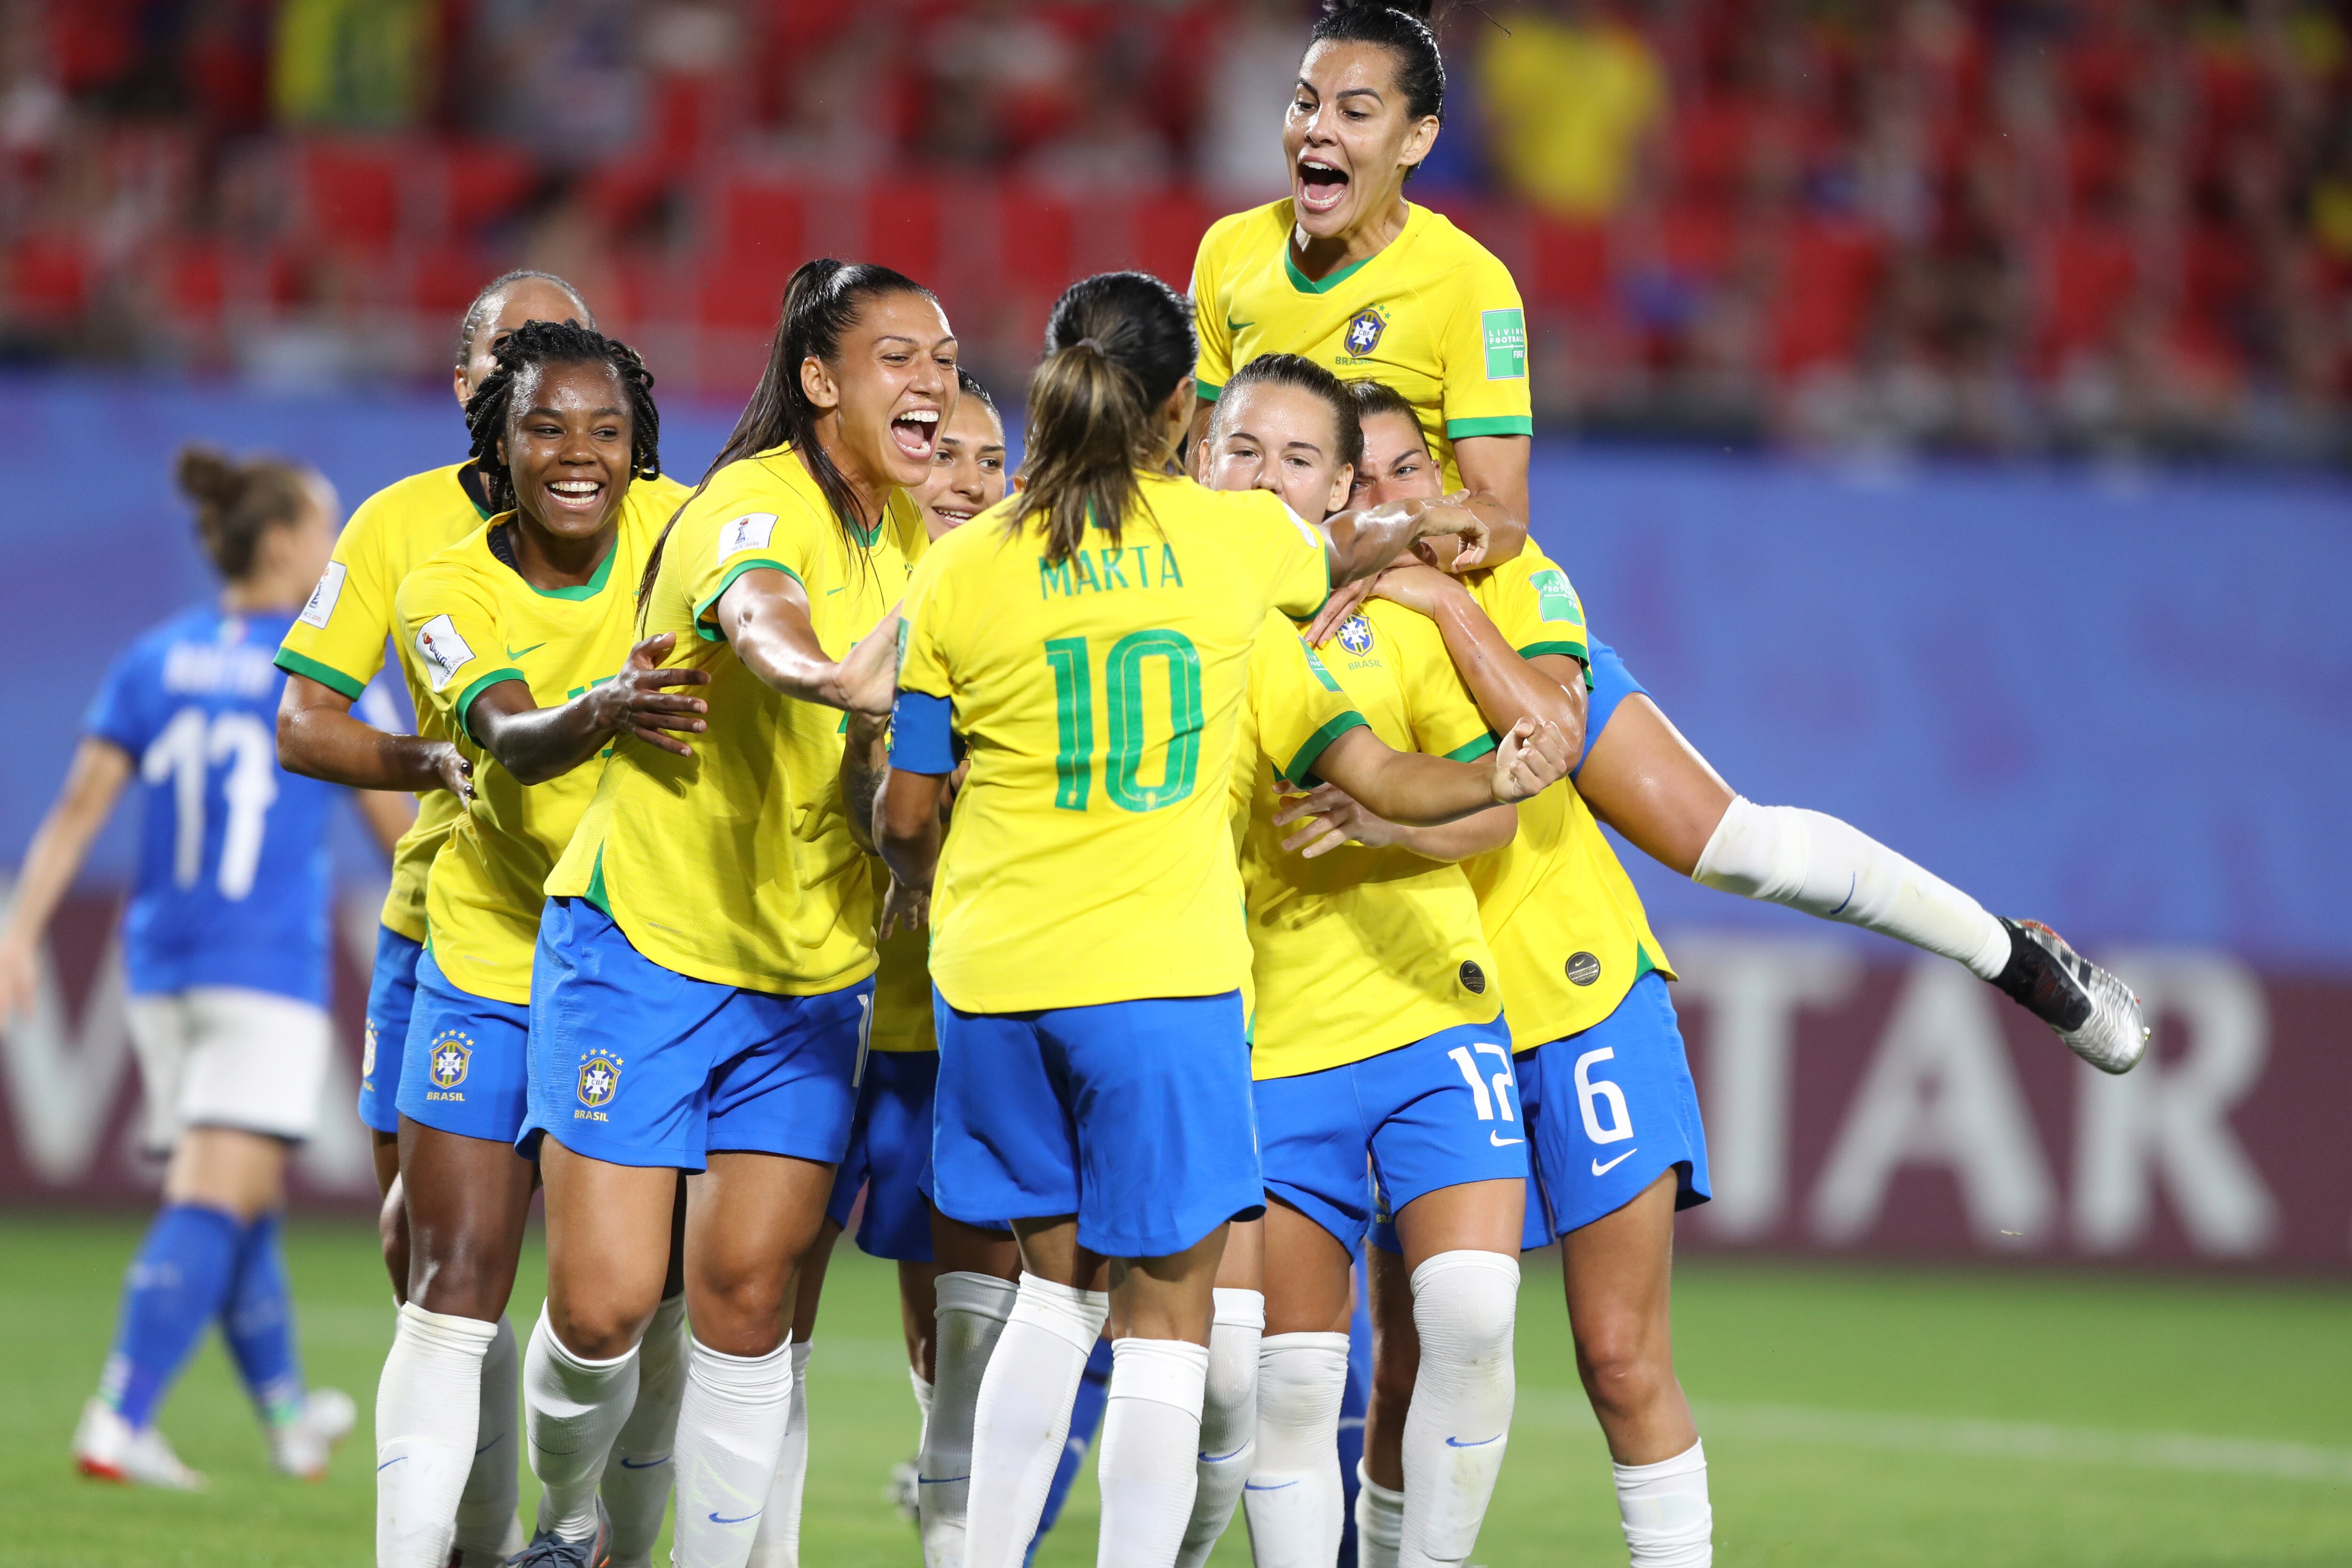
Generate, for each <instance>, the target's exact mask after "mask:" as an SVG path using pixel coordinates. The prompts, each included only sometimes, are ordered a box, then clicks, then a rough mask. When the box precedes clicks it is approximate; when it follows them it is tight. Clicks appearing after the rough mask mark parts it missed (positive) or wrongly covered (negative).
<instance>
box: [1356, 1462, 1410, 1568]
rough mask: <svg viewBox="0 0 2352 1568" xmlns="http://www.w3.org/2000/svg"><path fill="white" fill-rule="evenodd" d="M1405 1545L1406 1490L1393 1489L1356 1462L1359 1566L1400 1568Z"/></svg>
mask: <svg viewBox="0 0 2352 1568" xmlns="http://www.w3.org/2000/svg"><path fill="white" fill-rule="evenodd" d="M1403 1545H1404V1493H1402V1492H1392V1491H1391V1490H1389V1489H1388V1488H1386V1487H1384V1486H1382V1485H1381V1483H1380V1482H1378V1481H1376V1480H1374V1479H1372V1478H1371V1477H1370V1476H1369V1475H1367V1474H1365V1473H1364V1462H1363V1461H1362V1460H1361V1459H1359V1460H1357V1461H1356V1568H1397V1553H1398V1552H1399V1551H1400V1550H1401V1549H1402V1547H1403Z"/></svg>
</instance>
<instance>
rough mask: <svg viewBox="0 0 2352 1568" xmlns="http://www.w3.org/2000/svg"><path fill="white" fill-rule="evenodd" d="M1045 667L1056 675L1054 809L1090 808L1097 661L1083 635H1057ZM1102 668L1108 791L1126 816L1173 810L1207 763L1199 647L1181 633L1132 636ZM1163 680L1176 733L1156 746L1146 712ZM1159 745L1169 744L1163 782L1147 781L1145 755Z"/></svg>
mask: <svg viewBox="0 0 2352 1568" xmlns="http://www.w3.org/2000/svg"><path fill="white" fill-rule="evenodd" d="M1045 662H1046V663H1047V664H1048V665H1050V666H1052V667H1053V671H1054V721H1055V752H1054V804H1055V805H1056V806H1058V807H1059V808H1060V809H1062V810H1064V811H1084V810H1086V809H1087V807H1088V806H1089V805H1092V804H1093V798H1094V777H1095V765H1096V752H1095V734H1096V728H1095V679H1094V660H1093V658H1092V656H1091V653H1090V650H1089V649H1088V647H1087V639H1086V638H1085V637H1055V638H1053V639H1052V640H1050V641H1048V642H1047V643H1046V644H1045ZM1155 666H1159V667H1160V668H1154V667H1155ZM1102 669H1103V674H1102V696H1103V712H1104V715H1105V723H1104V724H1103V726H1102V728H1103V731H1104V733H1105V747H1104V752H1103V756H1102V772H1103V793H1104V794H1106V795H1109V796H1110V800H1111V804H1112V805H1116V806H1118V807H1119V809H1121V810H1122V811H1158V810H1159V809H1160V807H1161V806H1164V805H1175V804H1176V803H1177V802H1178V801H1180V800H1182V799H1183V798H1184V797H1185V796H1186V795H1191V794H1192V785H1193V784H1194V782H1195V776H1196V775H1197V774H1198V773H1199V772H1200V766H1201V723H1202V716H1201V655H1200V652H1199V650H1198V649H1196V648H1195V647H1193V646H1192V638H1190V637H1186V636H1185V635H1184V634H1183V633H1181V632H1176V631H1169V630H1167V629H1165V628H1153V629H1151V630H1149V631H1139V632H1129V633H1128V634H1127V636H1125V637H1121V638H1119V639H1118V641H1117V642H1115V643H1113V644H1111V645H1110V649H1109V651H1108V653H1107V654H1105V655H1104V657H1103V661H1102ZM1160 679H1165V680H1166V681H1167V683H1168V685H1167V690H1168V721H1169V726H1170V731H1171V732H1170V733H1169V735H1168V737H1167V739H1166V740H1165V741H1164V742H1150V741H1147V740H1146V738H1145V735H1144V730H1145V724H1144V710H1145V708H1146V706H1147V699H1148V697H1149V696H1150V692H1151V689H1152V688H1153V687H1155V686H1156V685H1157V684H1158V682H1159V681H1160ZM1154 744H1160V745H1163V746H1164V748H1165V751H1166V754H1167V764H1166V766H1165V767H1164V768H1163V769H1161V770H1160V778H1159V782H1157V783H1156V784H1146V783H1145V782H1144V780H1143V771H1144V759H1145V753H1146V752H1148V751H1150V749H1151V748H1152V746H1153V745H1154Z"/></svg>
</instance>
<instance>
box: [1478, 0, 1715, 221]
mask: <svg viewBox="0 0 2352 1568" xmlns="http://www.w3.org/2000/svg"><path fill="white" fill-rule="evenodd" d="M1506 20H1507V26H1508V27H1509V29H1510V30H1509V32H1507V33H1505V32H1503V31H1501V30H1500V29H1491V30H1490V31H1489V35H1488V36H1487V37H1486V38H1485V39H1483V40H1482V42H1481V44H1480V45H1479V48H1478V57H1477V69H1476V72H1475V78H1476V81H1477V88H1478V93H1479V97H1480V99H1481V100H1482V101H1483V102H1484V104H1485V106H1486V124H1487V135H1488V151H1489V155H1490V157H1491V159H1492V161H1493V163H1494V165H1495V167H1496V169H1497V170H1498V171H1500V173H1501V174H1502V177H1503V181H1504V183H1505V184H1507V186H1508V187H1509V188H1510V189H1511V190H1512V191H1513V192H1514V193H1516V194H1517V195H1521V196H1524V197H1526V198H1527V199H1528V201H1530V202H1532V203H1534V204H1535V205H1537V206H1538V207H1541V208H1543V209H1544V210H1546V211H1548V212H1551V213H1554V214H1557V215H1559V216H1562V217H1570V218H1587V219H1593V220H1599V219H1603V218H1607V217H1608V216H1611V215H1612V214H1613V213H1615V212H1616V211H1617V209H1618V207H1619V206H1620V205H1622V203H1623V201H1624V200H1625V197H1626V194H1627V192H1628V190H1629V189H1630V188H1631V186H1632V185H1633V181H1634V177H1635V173H1636V170H1637V168H1638V166H1639V163H1640V160H1641V159H1642V157H1643V154H1644V151H1645V147H1646V144H1647V142H1649V140H1650V138H1651V137H1652V136H1653V135H1654V132H1656V131H1657V130H1658V128H1659V127H1660V126H1661V125H1662V124H1663V123H1664V120H1665V116H1666V110H1667V107H1668V102H1667V85H1666V76H1665V71H1664V67H1663V66H1662V65H1661V63H1660V61H1659V59H1658V56H1657V51H1656V50H1655V49H1654V48H1653V47H1651V46H1650V42H1649V40H1648V39H1647V38H1645V37H1643V36H1642V34H1641V32H1640V31H1639V30H1638V29H1637V28H1635V27H1634V26H1633V25H1632V24H1631V23H1630V22H1629V21H1627V20H1626V18H1625V17H1624V16H1622V15H1621V14H1620V13H1619V11H1618V8H1617V7H1616V6H1615V5H1610V4H1605V3H1601V0H1545V3H1543V4H1541V5H1530V6H1528V8H1526V9H1524V10H1514V11H1512V12H1509V13H1507V18H1506Z"/></svg>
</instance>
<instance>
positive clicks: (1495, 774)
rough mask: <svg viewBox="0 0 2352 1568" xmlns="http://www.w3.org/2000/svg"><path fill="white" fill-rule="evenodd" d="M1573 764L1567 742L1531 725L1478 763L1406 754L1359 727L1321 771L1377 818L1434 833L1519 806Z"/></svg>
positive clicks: (1332, 749)
mask: <svg viewBox="0 0 2352 1568" xmlns="http://www.w3.org/2000/svg"><path fill="white" fill-rule="evenodd" d="M1573 760H1574V759H1573V758H1572V757H1571V756H1570V753H1569V750H1568V743H1567V739H1566V737H1564V736H1562V735H1561V734H1560V732H1559V730H1558V729H1557V728H1556V727H1554V726H1552V725H1549V724H1539V723H1538V722H1536V721H1533V720H1527V719H1523V720H1521V721H1519V722H1518V723H1517V724H1514V725H1513V726H1512V727H1511V728H1510V730H1509V731H1507V732H1506V733H1505V734H1504V736H1503V740H1502V744H1500V745H1499V746H1497V747H1496V749H1495V752H1494V754H1493V755H1491V756H1489V757H1488V758H1486V760H1485V761H1484V762H1479V763H1455V762H1448V761H1447V760H1446V759H1445V758H1444V757H1430V756H1423V754H1422V753H1421V752H1400V751H1397V750H1396V749H1394V748H1393V747H1391V746H1390V745H1389V744H1388V742H1385V741H1382V740H1381V738H1380V737H1379V736H1378V735H1375V734H1373V733H1372V732H1371V731H1370V729H1369V728H1368V727H1365V726H1361V725H1359V726H1358V727H1356V728H1355V729H1352V730H1347V731H1341V733H1340V735H1339V739H1338V740H1335V741H1333V742H1331V743H1330V744H1329V745H1328V746H1327V747H1325V748H1324V749H1323V754H1322V755H1321V756H1319V757H1318V758H1317V759H1316V760H1315V772H1316V774H1317V775H1318V777H1320V778H1322V779H1323V780H1325V781H1326V782H1328V783H1330V784H1337V785H1339V788H1341V789H1342V790H1345V791H1346V792H1347V793H1348V794H1349V795H1350V796H1352V797H1353V798H1354V799H1355V800H1356V801H1357V802H1359V803H1360V804H1361V805H1364V806H1365V807H1366V808H1368V809H1369V810H1370V812H1371V813H1372V815H1373V816H1378V817H1381V818H1382V819H1384V820H1386V821H1388V822H1391V823H1397V824H1401V825H1402V826H1408V827H1434V826H1438V825H1439V824H1441V823H1447V822H1452V821H1453V820H1454V819H1455V818H1456V817H1463V816H1469V815H1470V814H1471V813H1472V812H1475V811H1484V810H1486V808H1487V807H1488V806H1491V805H1516V804H1517V803H1518V802H1520V801H1523V800H1525V799H1527V798H1528V796H1529V795H1534V794H1536V793H1537V792H1538V791H1539V790H1541V789H1544V788H1546V787H1547V786H1549V785H1550V784H1557V783H1558V782H1559V780H1561V779H1563V778H1565V777H1567V776H1568V770H1569V766H1570V763H1571V762H1573ZM1509 837H1510V835H1508V834H1505V835H1504V836H1503V839H1501V840H1497V841H1496V842H1498V843H1499V842H1502V841H1504V840H1507V839H1508V838H1509ZM1489 847H1492V846H1489Z"/></svg>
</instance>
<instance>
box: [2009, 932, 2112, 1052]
mask: <svg viewBox="0 0 2352 1568" xmlns="http://www.w3.org/2000/svg"><path fill="white" fill-rule="evenodd" d="M2000 923H2001V924H2002V925H2004V926H2006V927H2008V928H2009V941H2010V955H2009V967H2007V968H2006V969H2004V970H2002V971H2001V972H2000V979H1998V980H1996V981H1994V982H1993V984H1995V985H1998V986H2000V989H2001V990H2002V991H2003V992H2005V993H2007V994H2008V995H2009V996H2010V997H2011V1000H2013V1001H2015V1002H2016V1003H2017V1005H2019V1006H2021V1007H2023V1008H2024V1009H2025V1010H2026V1011H2027V1012H2029V1013H2031V1014H2032V1015H2033V1016H2035V1017H2037V1018H2039V1019H2041V1020H2042V1022H2043V1023H2045V1024H2047V1025H2049V1026H2051V1027H2052V1028H2053V1029H2055V1030H2056V1031H2057V1032H2058V1037H2059V1038H2060V1039H2061V1040H2063V1041H2064V1042H2065V1044H2066V1048H2067V1049H2068V1050H2070V1051H2073V1052H2074V1054H2075V1055H2076V1056H2078V1057H2080V1058H2083V1059H2084V1061H2086V1062H2088V1063H2090V1064H2091V1065H2092V1066H2093V1067H2095V1068H2098V1069H2099V1070H2100V1071H2101V1072H2111V1073H2126V1072H2129V1071H2131V1069H2132V1068H2136V1067H2137V1066H2138V1065H2139V1060H2140V1058H2142V1057H2144V1056H2146V1055H2147V1042H2148V1027H2147V1019H2146V1018H2145V1017H2143V1016H2141V1014H2140V1005H2139V997H2138V996H2137V995H2136V994H2133V992H2132V988H2131V987H2130V986H2128V985H2126V984H2124V983H2123V981H2122V980H2120V979H2119V978H2117V977H2116V975H2115V974H2114V973H2111V972H2109V971H2107V970H2105V969H2102V968H2100V967H2099V966H2098V965H2097V964H2095V963H2092V962H2091V961H2090V960H2089V959H2087V958H2084V956H2083V955H2082V954H2081V953H2079V952H2075V951H2074V949H2073V948H2071V947H2069V946H2067V945H2066V939H2065V938H2063V937H2062V936H2060V935H2059V934H2058V933H2057V932H2056V931H2052V930H2051V929H2050V928H2049V927H2048V926H2046V925H2043V924H2042V922H2041V921H2013V920H2010V919H2007V918H2006V917H2003V918H2002V920H2001V922H2000Z"/></svg>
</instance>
